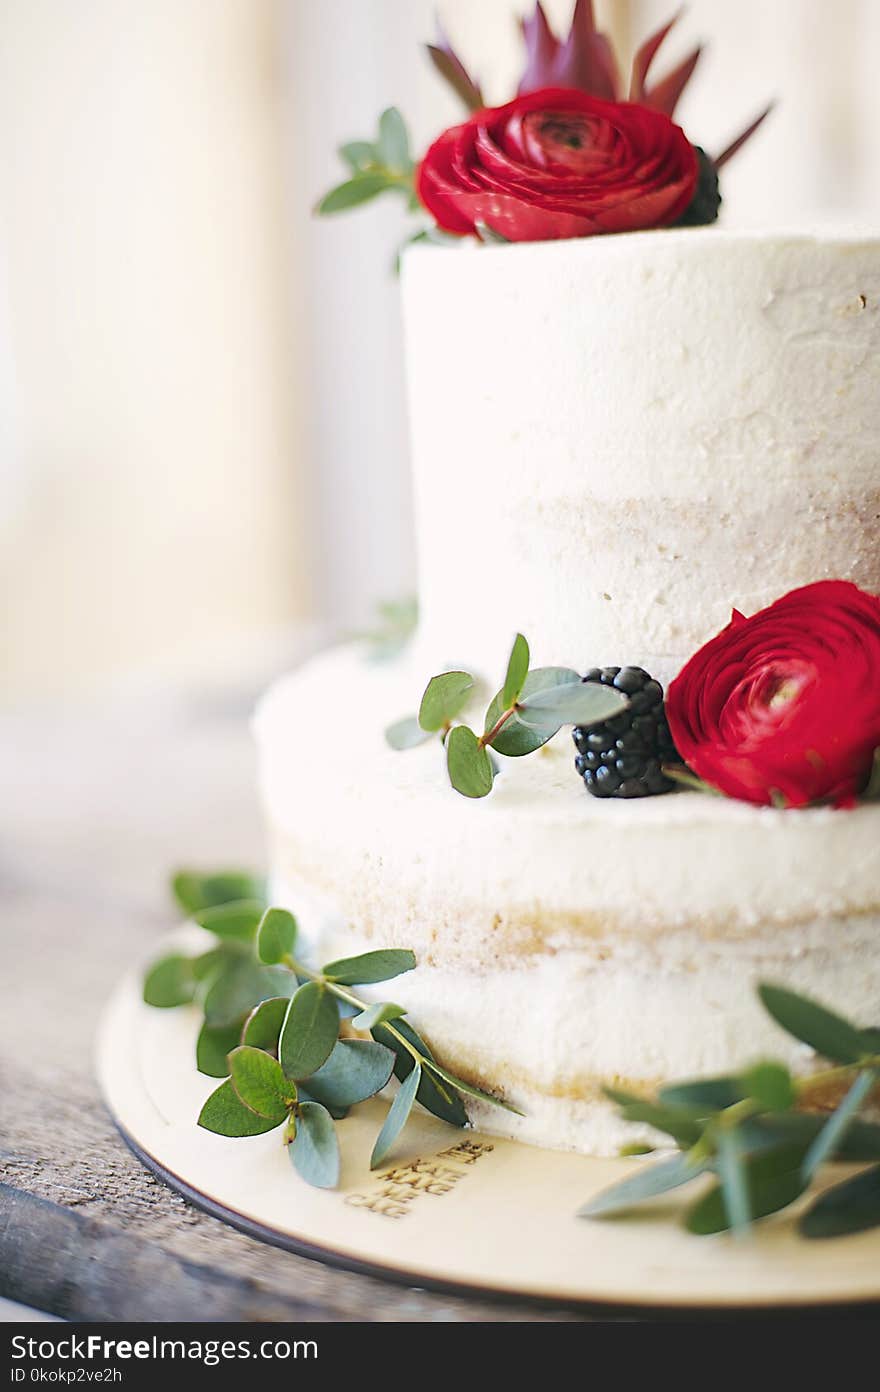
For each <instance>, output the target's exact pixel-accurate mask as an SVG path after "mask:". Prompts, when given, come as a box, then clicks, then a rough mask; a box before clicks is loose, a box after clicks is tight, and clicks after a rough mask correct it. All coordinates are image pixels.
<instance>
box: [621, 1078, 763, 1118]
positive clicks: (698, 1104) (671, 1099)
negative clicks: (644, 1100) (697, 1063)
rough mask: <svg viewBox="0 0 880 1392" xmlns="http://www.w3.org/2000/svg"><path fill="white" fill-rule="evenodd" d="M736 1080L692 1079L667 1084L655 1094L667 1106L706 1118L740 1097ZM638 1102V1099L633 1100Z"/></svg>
mask: <svg viewBox="0 0 880 1392" xmlns="http://www.w3.org/2000/svg"><path fill="white" fill-rule="evenodd" d="M742 1095H743V1093H742V1088H741V1086H740V1084H739V1081H738V1079H736V1078H733V1077H730V1076H727V1075H720V1076H718V1077H715V1078H694V1079H693V1080H687V1081H685V1082H681V1083H667V1084H666V1086H665V1087H662V1088H661V1089H660V1091H659V1093H658V1094H657V1100H658V1101H659V1102H661V1103H663V1104H664V1105H668V1106H685V1107H692V1108H694V1109H696V1110H697V1111H699V1112H701V1113H702V1115H704V1116H708V1115H711V1113H712V1112H720V1111H723V1110H724V1108H725V1107H732V1106H733V1104H734V1102H738V1101H739V1100H740V1098H741V1097H742ZM635 1100H637V1101H638V1100H640V1099H635Z"/></svg>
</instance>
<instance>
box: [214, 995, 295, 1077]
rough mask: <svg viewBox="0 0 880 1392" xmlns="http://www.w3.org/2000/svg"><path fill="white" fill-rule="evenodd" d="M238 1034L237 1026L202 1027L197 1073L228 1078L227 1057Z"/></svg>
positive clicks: (233, 1046)
mask: <svg viewBox="0 0 880 1392" xmlns="http://www.w3.org/2000/svg"><path fill="white" fill-rule="evenodd" d="M284 1004H285V1005H286V1004H287V1002H286V1001H285V1002H284ZM240 1033H241V1031H240V1029H239V1026H238V1025H237V1024H234V1025H221V1026H220V1027H219V1028H212V1027H211V1026H210V1025H202V1028H201V1029H200V1030H199V1037H198V1040H197V1042H196V1067H197V1068H198V1070H199V1072H200V1073H204V1074H205V1075H206V1076H207V1077H209V1078H228V1077H229V1055H230V1054H231V1053H232V1050H233V1049H234V1048H236V1046H237V1045H238V1044H239V1042H240V1040H239V1035H240Z"/></svg>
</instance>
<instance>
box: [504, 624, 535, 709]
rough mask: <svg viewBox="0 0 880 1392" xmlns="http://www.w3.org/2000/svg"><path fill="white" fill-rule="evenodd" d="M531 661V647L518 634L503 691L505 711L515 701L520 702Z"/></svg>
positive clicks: (512, 649)
mask: <svg viewBox="0 0 880 1392" xmlns="http://www.w3.org/2000/svg"><path fill="white" fill-rule="evenodd" d="M529 660H530V653H529V645H528V643H527V642H526V640H525V638H524V637H523V635H522V634H521V633H518V634H517V635H516V637H515V638H514V640H513V647H512V648H511V650H510V658H509V659H508V663H507V675H506V676H505V678H504V686H503V687H502V690H501V701H502V704H503V706H504V709H505V710H508V709H509V708H510V707H511V706H512V705H513V703H514V701H518V700H519V697H520V693H521V692H522V689H523V686H524V684H525V680H526V677H527V676H528V675H529Z"/></svg>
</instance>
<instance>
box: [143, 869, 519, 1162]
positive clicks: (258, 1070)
mask: <svg viewBox="0 0 880 1392" xmlns="http://www.w3.org/2000/svg"><path fill="white" fill-rule="evenodd" d="M172 889H173V892H174V896H175V898H176V900H177V902H178V904H179V905H180V907H181V908H182V909H183V910H184V911H185V912H186V913H187V914H188V915H189V916H190V917H191V918H192V919H193V920H194V921H195V922H196V923H197V924H199V925H200V926H201V927H202V928H205V929H207V930H208V931H209V932H211V933H212V934H214V936H215V938H216V942H215V944H214V945H213V946H212V947H210V948H209V949H208V950H207V951H205V952H201V953H198V954H195V955H185V954H183V953H178V952H175V953H171V954H169V955H167V956H165V957H163V958H161V959H160V960H159V961H157V962H155V963H154V964H153V965H152V966H151V967H150V969H149V970H148V972H147V974H146V977H145V980H144V986H143V997H144V1000H145V1001H146V1003H147V1004H148V1005H152V1006H158V1007H162V1008H171V1007H175V1006H180V1005H195V1006H197V1007H198V1008H199V1009H200V1010H201V1013H202V1025H201V1029H200V1031H199V1036H198V1041H197V1044H196V1064H197V1067H198V1069H199V1071H200V1072H201V1073H205V1074H207V1075H208V1076H209V1077H213V1078H222V1079H224V1081H223V1082H222V1083H221V1084H220V1086H219V1087H218V1088H217V1089H216V1090H215V1091H214V1092H212V1093H211V1095H210V1097H209V1098H208V1099H207V1101H206V1102H205V1104H204V1106H203V1108H202V1110H201V1113H200V1115H199V1119H198V1120H199V1125H200V1126H202V1127H204V1128H205V1129H206V1130H208V1131H213V1132H215V1133H216V1134H218V1135H221V1136H257V1135H261V1134H262V1133H263V1132H266V1131H273V1130H275V1129H277V1128H278V1127H281V1126H283V1127H284V1139H285V1142H286V1143H287V1145H288V1146H289V1154H290V1158H291V1161H292V1163H293V1166H294V1168H295V1169H296V1170H297V1171H298V1173H299V1174H300V1175H301V1176H302V1178H303V1179H305V1180H307V1181H308V1183H310V1184H314V1185H316V1186H318V1187H319V1188H333V1187H334V1186H335V1185H336V1183H337V1182H338V1179H339V1142H338V1138H337V1135H336V1127H335V1122H337V1121H340V1120H341V1119H342V1118H344V1117H345V1116H347V1114H348V1112H349V1110H350V1108H351V1107H353V1106H355V1105H356V1104H357V1103H359V1102H363V1101H366V1099H367V1098H368V1097H373V1096H375V1094H376V1093H379V1092H381V1091H382V1089H383V1088H384V1087H385V1086H386V1085H387V1084H388V1082H389V1081H390V1079H391V1076H392V1074H393V1075H394V1076H395V1077H396V1078H397V1079H398V1081H399V1083H400V1087H399V1089H398V1091H397V1094H396V1096H395V1098H394V1101H393V1103H392V1104H391V1107H390V1109H389V1112H388V1115H387V1117H386V1118H385V1122H384V1124H383V1126H382V1129H381V1131H380V1132H379V1135H378V1136H377V1138H376V1143H375V1145H374V1147H373V1153H372V1157H371V1160H370V1165H371V1168H375V1167H376V1166H377V1165H381V1164H382V1162H383V1161H384V1160H385V1158H386V1157H387V1155H388V1154H389V1153H390V1152H391V1150H392V1148H393V1146H394V1145H395V1143H396V1141H397V1139H398V1137H399V1135H400V1133H401V1131H402V1129H403V1127H404V1126H405V1125H406V1122H407V1120H408V1118H409V1115H410V1112H411V1111H412V1107H413V1104H414V1103H415V1102H418V1103H419V1104H420V1105H421V1106H422V1107H424V1108H425V1109H426V1111H429V1112H432V1113H433V1114H434V1115H435V1116H438V1117H440V1118H441V1119H442V1120H443V1121H446V1122H449V1123H450V1124H451V1125H452V1126H466V1125H467V1113H466V1111H465V1107H464V1103H463V1101H462V1098H461V1094H462V1093H467V1094H468V1095H469V1096H472V1097H476V1098H479V1099H480V1100H481V1101H484V1102H490V1103H492V1104H493V1105H495V1106H500V1107H505V1108H507V1109H508V1110H510V1111H515V1110H516V1109H515V1108H514V1107H511V1106H510V1104H509V1103H507V1102H505V1101H504V1100H503V1099H501V1098H499V1097H495V1096H493V1095H492V1094H491V1093H486V1092H483V1091H482V1090H481V1089H480V1088H478V1087H475V1086H473V1084H471V1083H469V1082H467V1081H466V1080H465V1079H463V1078H459V1077H457V1076H456V1075H455V1074H454V1073H452V1072H451V1071H450V1070H449V1069H448V1068H446V1067H444V1065H443V1064H441V1063H440V1062H439V1061H438V1060H437V1059H436V1058H435V1057H434V1055H433V1054H432V1052H431V1050H430V1049H429V1048H428V1045H427V1044H426V1043H425V1041H424V1040H423V1039H422V1038H421V1037H420V1036H419V1035H418V1034H417V1033H416V1031H415V1030H414V1029H413V1027H412V1025H411V1024H409V1022H408V1020H407V1019H406V1009H405V1008H404V1007H403V1006H400V1005H397V1004H395V1003H394V1002H392V1001H380V1002H370V1001H367V1000H364V999H362V998H361V996H360V995H358V994H357V992H356V991H355V990H354V989H353V988H354V987H356V986H366V985H375V984H377V983H379V982H383V981H390V980H392V979H394V978H396V977H398V976H401V975H403V974H404V973H405V972H408V971H411V970H412V969H413V967H414V966H415V964H416V959H415V957H414V956H413V954H412V952H410V951H409V950H407V949H402V948H383V949H379V950H375V951H371V952H364V953H361V954H359V955H358V956H356V957H348V958H340V959H338V960H337V961H334V962H327V963H325V965H324V966H323V967H322V968H321V969H320V970H315V969H313V968H312V967H311V966H310V965H309V964H308V963H307V962H305V961H304V960H302V958H301V957H300V956H299V955H297V953H296V947H297V937H298V929H297V922H296V919H295V917H294V915H293V914H292V913H290V912H288V910H287V909H283V908H277V907H273V906H269V905H267V902H266V889H265V884H264V882H263V881H262V880H260V879H258V878H257V877H254V876H250V875H246V874H241V873H238V872H232V873H226V872H222V873H218V874H213V875H206V876H203V875H199V874H197V873H194V872H192V871H181V872H179V873H178V874H177V875H175V876H174V878H173V880H172ZM352 1031H358V1032H360V1033H361V1034H368V1035H369V1036H370V1037H369V1038H360V1037H357V1036H354V1037H352Z"/></svg>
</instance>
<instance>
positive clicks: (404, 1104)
mask: <svg viewBox="0 0 880 1392" xmlns="http://www.w3.org/2000/svg"><path fill="white" fill-rule="evenodd" d="M421 1081H422V1069H421V1065H420V1064H418V1063H417V1064H415V1066H414V1067H413V1069H412V1071H411V1072H410V1074H409V1076H408V1077H407V1078H404V1080H403V1082H402V1083H401V1084H400V1087H399V1088H398V1089H397V1093H396V1095H395V1098H394V1101H393V1102H392V1103H391V1106H390V1107H389V1108H388V1115H387V1116H386V1118H385V1120H384V1122H383V1124H382V1129H381V1131H380V1132H379V1134H378V1136H377V1137H376V1144H375V1145H374V1146H373V1153H372V1155H371V1156H370V1169H371V1170H375V1169H377V1168H378V1166H379V1165H381V1164H382V1162H383V1160H384V1159H385V1157H386V1156H387V1155H388V1153H389V1151H390V1150H391V1148H392V1146H393V1145H394V1142H395V1141H396V1140H397V1138H398V1136H399V1135H400V1133H401V1131H402V1130H403V1128H404V1126H405V1125H406V1123H407V1121H408V1120H409V1114H410V1112H411V1111H412V1108H413V1103H414V1101H415V1099H416V1093H417V1092H418V1088H419V1084H420V1083H421Z"/></svg>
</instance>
